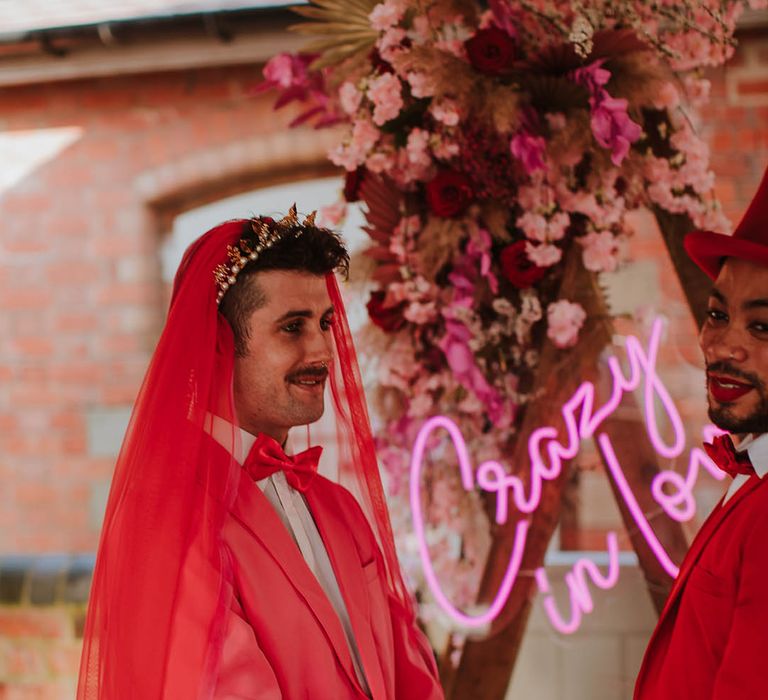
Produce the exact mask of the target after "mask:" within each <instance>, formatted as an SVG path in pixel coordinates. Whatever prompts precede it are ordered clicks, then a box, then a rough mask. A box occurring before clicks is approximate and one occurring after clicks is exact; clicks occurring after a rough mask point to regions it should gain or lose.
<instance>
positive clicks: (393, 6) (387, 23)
mask: <svg viewBox="0 0 768 700" xmlns="http://www.w3.org/2000/svg"><path fill="white" fill-rule="evenodd" d="M402 17H403V8H402V6H401V5H400V4H399V3H397V2H392V0H386V1H385V2H382V3H380V4H378V5H376V7H374V8H373V10H372V11H371V13H370V14H369V15H368V19H369V20H370V21H371V26H372V27H373V28H374V29H375V30H376V31H378V32H383V31H385V30H386V29H389V28H390V27H393V26H394V25H396V24H397V23H398V22H399V21H400V20H401V19H402Z"/></svg>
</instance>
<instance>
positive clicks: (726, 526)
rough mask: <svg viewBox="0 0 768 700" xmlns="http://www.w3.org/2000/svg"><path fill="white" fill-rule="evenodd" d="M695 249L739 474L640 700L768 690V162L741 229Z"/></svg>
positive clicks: (721, 421) (758, 695) (691, 565)
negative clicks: (706, 287) (708, 281)
mask: <svg viewBox="0 0 768 700" xmlns="http://www.w3.org/2000/svg"><path fill="white" fill-rule="evenodd" d="M685 247H686V250H687V251H688V254H689V255H690V256H691V258H692V259H693V260H694V262H696V264H697V265H699V267H701V268H702V269H703V270H704V272H706V273H707V275H709V276H710V277H711V278H712V279H713V280H714V286H713V288H712V291H711V293H710V297H709V304H708V311H707V318H706V320H705V322H704V325H703V326H702V329H701V333H700V336H699V342H700V344H701V349H702V351H703V352H704V360H705V364H706V372H707V397H708V402H709V417H710V419H711V420H712V422H713V423H715V425H717V426H718V427H720V428H722V429H723V430H727V431H728V432H729V433H731V434H732V435H734V436H735V438H736V443H737V446H736V447H735V448H734V446H733V442H732V441H731V438H730V436H729V435H724V436H722V437H721V438H718V439H716V440H715V444H714V445H710V446H706V447H707V448H708V452H709V454H710V456H711V457H712V458H713V459H714V460H715V462H716V463H717V464H718V466H720V467H721V468H722V469H724V470H725V471H727V472H728V473H729V474H730V476H731V477H732V479H733V480H732V481H731V483H730V486H729V488H728V491H727V492H726V494H725V496H724V497H723V499H722V501H721V502H720V503H719V504H718V505H717V506H716V507H715V509H714V511H713V512H712V514H711V515H710V516H709V518H708V519H707V521H706V522H705V523H704V525H703V526H702V528H701V530H700V531H699V533H698V535H697V536H696V538H695V539H694V541H693V543H692V544H691V548H690V550H689V551H688V554H687V555H686V557H685V560H684V561H683V564H682V566H681V569H680V574H679V575H678V578H677V580H676V581H675V585H674V586H673V588H672V591H671V593H670V595H669V598H668V600H667V603H666V605H665V607H664V610H663V611H662V613H661V616H660V618H659V622H658V625H657V626H656V630H655V632H654V634H653V636H652V637H651V641H650V642H649V644H648V649H647V650H646V653H645V658H644V659H643V664H642V667H641V669H640V673H639V675H638V678H637V683H636V685H635V695H634V697H635V700H666V699H669V700H673V699H674V700H705V699H707V700H709V699H712V700H714V699H716V700H758V699H763V698H768V669H766V667H765V665H764V664H765V653H766V649H768V487H766V486H765V484H766V482H768V479H765V478H764V477H765V475H766V474H768V171H766V173H765V175H764V176H763V180H762V183H761V184H760V187H759V189H758V192H757V194H756V195H755V198H754V199H753V200H752V203H751V204H750V206H749V208H748V209H747V212H746V214H745V215H744V218H743V219H742V221H741V223H740V224H739V226H738V228H737V229H736V231H735V232H734V234H733V235H732V236H726V235H722V234H718V233H712V232H710V231H696V232H694V233H691V234H689V235H688V236H687V237H686V239H685Z"/></svg>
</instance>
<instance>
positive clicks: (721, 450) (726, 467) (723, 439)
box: [704, 435, 755, 477]
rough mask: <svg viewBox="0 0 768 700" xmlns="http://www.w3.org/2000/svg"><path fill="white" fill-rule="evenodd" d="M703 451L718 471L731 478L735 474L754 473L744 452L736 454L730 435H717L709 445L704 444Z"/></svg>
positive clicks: (707, 443)
mask: <svg viewBox="0 0 768 700" xmlns="http://www.w3.org/2000/svg"><path fill="white" fill-rule="evenodd" d="M704 451H705V452H706V453H707V454H708V455H709V458H710V459H711V460H712V461H713V462H714V463H715V464H716V465H717V466H718V467H720V469H722V470H723V471H724V472H726V473H727V474H729V475H730V476H732V477H733V476H736V475H737V474H749V475H752V474H754V473H755V468H754V467H753V466H752V462H750V461H749V455H748V454H747V452H746V450H745V451H744V452H736V449H735V448H734V446H733V442H732V440H731V436H730V435H718V436H717V437H715V439H714V440H712V442H711V443H709V442H705V443H704Z"/></svg>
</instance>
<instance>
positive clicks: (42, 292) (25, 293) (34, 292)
mask: <svg viewBox="0 0 768 700" xmlns="http://www.w3.org/2000/svg"><path fill="white" fill-rule="evenodd" d="M52 299H53V293H52V291H51V290H50V289H47V288H45V287H40V286H37V285H27V286H25V285H19V286H18V287H16V288H14V289H8V290H6V291H4V292H3V294H2V296H0V309H4V310H6V311H13V310H16V309H19V310H27V311H31V310H40V309H44V308H46V307H48V306H49V305H50V304H51V301H52Z"/></svg>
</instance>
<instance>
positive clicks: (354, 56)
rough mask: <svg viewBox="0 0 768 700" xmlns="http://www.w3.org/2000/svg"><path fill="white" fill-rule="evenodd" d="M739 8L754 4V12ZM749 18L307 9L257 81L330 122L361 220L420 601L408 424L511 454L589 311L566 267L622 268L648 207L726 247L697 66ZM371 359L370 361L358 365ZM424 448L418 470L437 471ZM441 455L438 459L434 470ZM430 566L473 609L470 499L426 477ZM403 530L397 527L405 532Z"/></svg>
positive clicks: (505, 9)
mask: <svg viewBox="0 0 768 700" xmlns="http://www.w3.org/2000/svg"><path fill="white" fill-rule="evenodd" d="M753 6H754V3H753ZM742 9H743V3H739V2H725V1H718V0H682V1H681V2H674V3H672V2H658V1H656V0H626V1H625V2H622V3H609V2H607V1H601V0H595V1H594V2H588V3H582V2H575V3H574V2H562V1H559V0H553V1H546V2H545V1H544V0H523V1H519V0H518V1H516V2H511V1H509V0H490V1H489V2H488V3H480V2H475V1H473V0H422V1H418V2H406V1H405V0H384V2H381V3H377V2H376V1H375V0H313V2H312V3H311V4H310V5H308V6H303V7H299V8H297V10H296V11H297V12H299V13H300V14H303V15H305V16H306V17H308V18H309V19H310V20H311V21H309V22H306V23H304V24H302V25H299V26H298V29H299V31H304V32H306V33H309V34H314V35H316V37H317V39H316V41H315V42H314V44H313V45H311V46H310V47H309V52H308V53H306V54H301V55H287V54H282V55H279V56H276V57H274V58H273V59H272V60H270V62H269V63H268V64H267V66H266V68H265V71H264V75H265V78H266V81H265V83H264V86H265V87H268V88H278V89H279V90H281V92H282V94H281V97H280V99H279V102H278V106H282V105H283V104H288V103H289V102H296V101H298V102H300V103H301V104H302V110H301V111H300V114H299V116H298V117H297V119H296V120H295V122H294V123H301V122H307V121H310V122H311V121H314V122H315V123H316V124H317V125H318V126H326V125H331V124H343V127H342V129H341V131H340V140H339V143H338V145H337V146H336V147H335V148H334V149H333V150H332V152H331V153H330V154H329V156H330V159H331V160H332V161H333V163H335V164H336V165H338V166H340V167H342V168H344V170H345V171H346V173H347V177H346V181H345V186H344V199H343V200H342V201H341V202H339V203H337V204H335V205H333V206H332V207H329V208H328V209H327V210H326V211H325V215H326V221H327V222H328V223H330V224H336V223H338V222H339V220H340V218H341V217H342V215H343V212H344V208H345V206H346V202H354V201H358V200H362V201H363V202H364V204H365V207H366V216H367V227H366V230H367V232H368V234H369V235H370V239H371V244H370V247H369V249H368V250H367V255H368V256H369V257H370V258H371V260H372V261H373V265H374V267H373V273H372V277H373V280H374V283H375V288H374V290H373V291H372V292H371V295H370V299H369V301H368V312H369V315H370V320H371V322H372V324H373V326H374V327H375V329H376V331H375V333H374V332H369V333H368V335H367V336H366V337H367V339H368V341H369V342H370V343H373V345H374V352H371V353H370V354H371V355H374V356H375V357H376V358H377V362H378V380H379V388H378V395H379V396H378V398H379V401H378V403H379V409H380V411H379V413H380V415H381V416H382V420H383V423H382V425H381V429H380V430H379V431H378V447H379V455H380V459H381V461H382V464H383V465H384V467H385V469H386V473H387V476H388V479H387V484H388V489H389V492H390V497H391V504H392V513H393V517H394V519H395V521H396V522H395V531H396V532H399V533H402V534H403V541H401V542H400V543H399V545H400V546H401V554H402V556H403V562H404V564H405V565H406V569H407V570H408V571H409V573H410V575H411V579H412V583H413V585H414V586H415V587H416V588H419V587H420V584H421V580H420V574H419V566H418V558H417V556H416V554H415V551H414V549H413V547H412V543H411V542H410V541H409V539H408V536H407V535H406V533H408V532H409V531H410V527H409V525H408V523H407V520H408V518H409V508H408V494H407V469H408V460H409V456H410V449H411V447H412V444H413V440H414V436H415V433H416V431H417V430H418V428H419V427H420V426H421V424H422V423H423V420H424V419H425V418H426V417H428V416H430V415H433V414H434V413H450V414H451V416H452V417H453V418H454V419H455V420H457V422H458V423H459V425H460V426H461V429H462V431H463V434H464V435H465V437H466V439H467V441H468V443H469V446H470V450H471V452H472V454H473V456H474V458H475V459H476V460H481V459H499V460H500V461H502V462H503V460H504V455H505V454H509V447H510V445H511V444H512V443H513V442H514V440H515V434H516V430H517V429H518V427H519V424H520V417H521V415H522V414H523V412H524V410H525V406H526V403H527V402H529V401H530V400H531V399H532V398H533V397H534V391H533V390H534V385H535V382H534V379H535V376H536V372H537V370H538V369H539V359H540V355H541V350H542V347H543V346H544V344H545V343H552V344H554V345H555V346H556V347H557V348H559V349H561V351H562V352H573V351H578V347H579V332H580V329H581V328H582V327H583V325H584V323H585V320H586V317H587V312H586V311H585V309H584V308H582V306H580V305H579V304H578V303H576V302H574V301H573V300H572V299H569V298H568V296H567V295H565V291H567V290H563V288H562V285H561V282H562V279H563V271H564V266H565V264H566V261H568V260H575V261H576V264H578V265H580V266H582V267H583V268H584V269H585V270H586V271H587V272H588V273H589V274H591V275H599V274H600V273H602V272H610V271H614V270H616V269H617V268H618V267H619V266H620V265H621V264H622V263H623V262H624V260H625V258H626V254H627V253H626V251H627V245H626V244H627V241H628V237H629V236H630V235H631V233H632V232H631V230H630V228H629V227H628V225H627V214H628V213H629V212H631V211H632V210H634V209H636V208H638V207H650V208H652V209H654V210H662V211H666V212H670V213H672V214H681V215H686V216H687V217H689V219H690V221H691V222H692V224H693V226H695V227H698V228H705V229H714V230H720V231H722V230H726V229H727V228H728V224H727V222H726V221H724V220H723V216H722V214H721V211H720V209H719V207H718V203H717V202H716V201H715V199H714V198H713V196H712V186H713V174H712V172H711V171H710V170H709V168H708V150H707V146H706V145H705V144H704V143H703V142H702V140H701V139H700V138H699V137H698V136H697V134H696V132H695V128H694V121H693V120H694V119H695V109H696V107H698V106H700V105H702V104H704V103H705V102H706V100H707V98H708V90H709V83H708V81H707V80H705V79H704V78H703V77H702V75H701V69H702V68H704V67H707V66H715V65H718V64H721V63H722V62H723V61H725V60H726V59H727V58H728V57H729V56H730V55H731V53H732V50H733V31H734V26H735V22H736V19H737V17H738V15H739V13H740V12H741V11H742ZM368 349H369V350H370V348H368ZM440 449H441V446H440V445H439V444H436V445H435V449H434V450H433V451H432V454H433V455H436V456H439V455H440V452H439V451H440ZM447 454H448V450H447V448H446V455H447ZM430 475H431V476H430V479H431V484H430V486H431V488H430V490H429V493H430V501H429V503H428V505H427V516H428V519H429V522H430V525H431V530H430V537H431V546H432V548H433V550H432V557H433V563H434V565H435V567H436V570H437V572H438V575H439V576H440V577H441V581H442V582H444V585H445V588H446V592H447V593H448V595H449V596H450V597H451V598H452V600H453V601H454V602H455V603H456V604H457V605H459V606H465V607H468V606H470V605H471V604H472V602H473V601H474V596H475V591H476V587H477V583H478V580H479V576H480V575H481V573H482V567H483V563H484V560H485V554H486V551H487V547H488V542H489V534H488V532H489V523H488V520H487V519H486V517H485V512H484V510H483V507H482V504H481V503H480V499H479V497H476V495H475V494H469V495H468V494H465V493H464V489H463V488H462V486H461V484H460V482H459V479H458V474H457V472H456V469H455V465H454V462H453V461H452V460H450V459H448V458H446V459H445V460H440V459H435V461H434V466H433V468H432V469H431V470H430ZM398 520H400V521H402V522H400V523H398V522H397V521H398Z"/></svg>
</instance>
